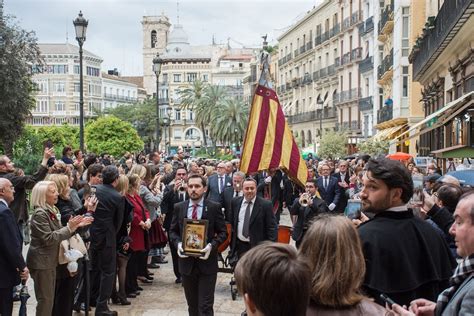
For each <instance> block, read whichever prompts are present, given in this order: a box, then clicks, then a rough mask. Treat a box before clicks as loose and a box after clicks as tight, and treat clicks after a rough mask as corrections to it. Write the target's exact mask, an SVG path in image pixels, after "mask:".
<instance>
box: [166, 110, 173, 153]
mask: <svg viewBox="0 0 474 316" xmlns="http://www.w3.org/2000/svg"><path fill="white" fill-rule="evenodd" d="M172 110H173V108H172V107H171V106H168V107H167V108H166V115H167V116H168V122H169V124H168V154H169V153H170V151H171V111H172Z"/></svg>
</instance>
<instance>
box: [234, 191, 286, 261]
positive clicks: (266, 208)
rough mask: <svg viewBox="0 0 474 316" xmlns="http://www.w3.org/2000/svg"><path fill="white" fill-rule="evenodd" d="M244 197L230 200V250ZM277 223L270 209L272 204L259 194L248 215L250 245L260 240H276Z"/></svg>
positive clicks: (235, 235) (235, 238)
mask: <svg viewBox="0 0 474 316" xmlns="http://www.w3.org/2000/svg"><path fill="white" fill-rule="evenodd" d="M243 201H244V197H239V198H235V199H234V200H233V201H232V218H233V221H232V243H231V249H232V252H233V251H234V250H235V245H236V242H237V225H238V224H239V212H240V207H241V206H242V202H243ZM277 237H278V225H277V222H276V219H275V215H274V214H273V211H272V204H271V202H270V201H267V200H265V199H263V198H261V197H259V196H257V198H256V199H255V205H254V206H253V208H252V215H250V226H249V239H250V246H251V247H254V246H256V245H258V244H259V243H261V242H262V241H266V240H270V241H277Z"/></svg>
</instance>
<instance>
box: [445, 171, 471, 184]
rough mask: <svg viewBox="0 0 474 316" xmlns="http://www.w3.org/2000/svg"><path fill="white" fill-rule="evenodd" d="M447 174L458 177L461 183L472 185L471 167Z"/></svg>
mask: <svg viewBox="0 0 474 316" xmlns="http://www.w3.org/2000/svg"><path fill="white" fill-rule="evenodd" d="M447 174H448V175H450V176H453V177H455V178H456V179H458V180H459V182H461V184H462V185H470V186H474V170H472V169H468V170H459V171H451V172H448V173H447Z"/></svg>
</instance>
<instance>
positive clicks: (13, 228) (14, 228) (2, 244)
mask: <svg viewBox="0 0 474 316" xmlns="http://www.w3.org/2000/svg"><path fill="white" fill-rule="evenodd" d="M0 227H1V228H2V229H0V288H2V289H4V288H12V287H13V286H15V285H17V284H19V283H20V275H19V272H18V271H17V269H18V270H19V271H22V270H23V269H24V268H25V267H26V264H25V260H24V259H23V256H22V253H21V250H22V243H23V239H22V238H21V234H20V230H19V229H18V225H17V223H16V219H15V216H14V215H13V212H12V211H11V210H10V209H9V208H8V207H7V206H5V204H3V203H2V202H0Z"/></svg>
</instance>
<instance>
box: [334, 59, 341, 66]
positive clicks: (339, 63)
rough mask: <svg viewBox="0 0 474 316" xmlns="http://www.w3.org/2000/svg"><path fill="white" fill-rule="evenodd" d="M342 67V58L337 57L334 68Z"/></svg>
mask: <svg viewBox="0 0 474 316" xmlns="http://www.w3.org/2000/svg"><path fill="white" fill-rule="evenodd" d="M340 65H341V58H340V57H336V58H335V59H334V66H336V67H339V66H340Z"/></svg>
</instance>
